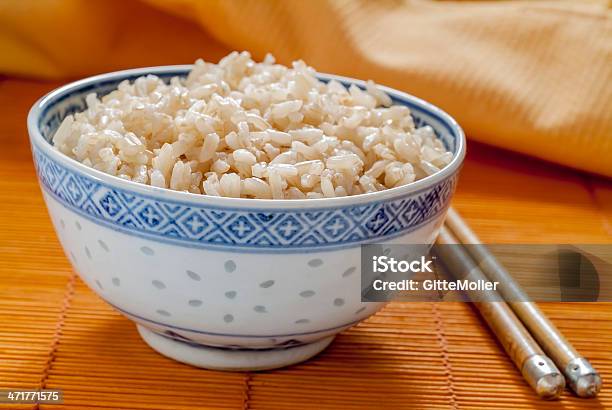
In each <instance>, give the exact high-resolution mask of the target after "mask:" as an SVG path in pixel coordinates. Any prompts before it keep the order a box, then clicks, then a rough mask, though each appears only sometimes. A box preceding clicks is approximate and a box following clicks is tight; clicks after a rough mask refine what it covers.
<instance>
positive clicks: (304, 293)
mask: <svg viewBox="0 0 612 410" xmlns="http://www.w3.org/2000/svg"><path fill="white" fill-rule="evenodd" d="M315 293H316V292H315V291H314V290H304V291H302V292H300V296H301V297H303V298H309V297H312V296H314V295H315Z"/></svg>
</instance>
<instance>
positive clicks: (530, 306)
mask: <svg viewBox="0 0 612 410" xmlns="http://www.w3.org/2000/svg"><path fill="white" fill-rule="evenodd" d="M446 226H447V227H448V229H449V230H450V231H451V232H452V234H454V235H455V236H456V238H457V239H458V240H459V242H461V243H462V244H469V246H467V247H465V248H466V250H467V252H468V253H469V254H470V255H471V256H472V258H474V260H477V261H479V267H480V268H481V269H482V272H483V273H484V274H485V275H486V276H487V278H488V279H489V280H490V281H492V282H499V286H498V290H499V293H500V294H501V295H502V296H503V299H504V300H506V301H507V303H508V305H509V306H510V307H511V308H512V310H513V311H514V313H515V314H516V315H517V316H518V317H519V318H520V320H521V321H522V322H523V324H524V325H525V326H526V327H527V329H529V332H530V333H531V334H532V335H533V337H534V338H535V339H536V340H537V341H538V343H539V344H540V346H541V347H542V349H543V350H544V351H545V352H546V353H547V354H548V355H549V356H550V357H551V358H552V360H553V361H554V362H555V364H556V365H557V366H558V367H559V368H560V369H561V370H562V371H563V374H565V377H566V378H567V380H568V382H569V386H570V387H571V389H572V390H573V391H574V392H575V393H576V395H578V396H579V397H594V396H596V395H597V394H598V393H599V391H600V389H601V385H602V380H601V376H600V375H599V374H598V373H597V370H595V368H594V367H593V366H592V365H591V363H589V361H588V360H587V359H586V358H584V357H583V356H582V355H580V354H579V353H578V352H577V351H576V349H575V348H574V347H573V346H572V345H571V343H569V342H568V341H567V339H565V337H564V336H563V334H561V332H560V331H559V330H558V329H557V328H556V327H555V325H554V324H552V322H551V321H550V320H548V318H547V317H546V316H545V315H544V313H543V312H542V311H541V310H540V308H539V307H538V306H537V305H536V304H535V303H534V302H528V300H529V299H528V297H527V295H526V294H525V292H524V291H523V289H521V287H520V285H519V284H518V283H517V282H516V281H515V280H514V279H513V277H512V275H511V274H510V273H508V271H507V270H506V269H505V268H504V266H503V265H502V264H501V263H499V261H498V260H497V259H496V258H495V256H493V254H491V253H490V252H489V250H488V249H487V248H486V246H485V245H483V244H482V242H480V240H479V239H478V236H476V234H475V233H474V232H473V231H472V230H471V229H470V227H469V226H468V225H467V224H466V223H465V221H463V219H462V218H461V216H460V215H459V214H458V213H457V211H455V210H454V209H453V208H450V209H449V211H448V214H447V216H446Z"/></svg>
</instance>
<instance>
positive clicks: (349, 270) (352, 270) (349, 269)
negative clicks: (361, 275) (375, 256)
mask: <svg viewBox="0 0 612 410" xmlns="http://www.w3.org/2000/svg"><path fill="white" fill-rule="evenodd" d="M356 270H357V268H356V267H355V266H351V267H350V268H348V269H347V270H345V271H344V273H343V274H342V277H343V278H346V277H347V276H350V275H352V274H353V273H355V271H356Z"/></svg>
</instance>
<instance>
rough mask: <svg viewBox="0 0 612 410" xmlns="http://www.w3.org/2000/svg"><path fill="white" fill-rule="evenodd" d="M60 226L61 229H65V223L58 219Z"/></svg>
mask: <svg viewBox="0 0 612 410" xmlns="http://www.w3.org/2000/svg"><path fill="white" fill-rule="evenodd" d="M60 225H61V226H62V229H66V222H65V221H64V220H63V219H60Z"/></svg>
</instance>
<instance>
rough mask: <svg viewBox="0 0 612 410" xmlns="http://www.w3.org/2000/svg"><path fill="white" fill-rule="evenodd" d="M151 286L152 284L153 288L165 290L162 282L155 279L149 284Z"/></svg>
mask: <svg viewBox="0 0 612 410" xmlns="http://www.w3.org/2000/svg"><path fill="white" fill-rule="evenodd" d="M151 284H153V286H155V287H156V288H157V289H159V290H161V289H166V284H165V283H164V282H162V281H161V280H157V279H155V280H154V281H152V282H151Z"/></svg>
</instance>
